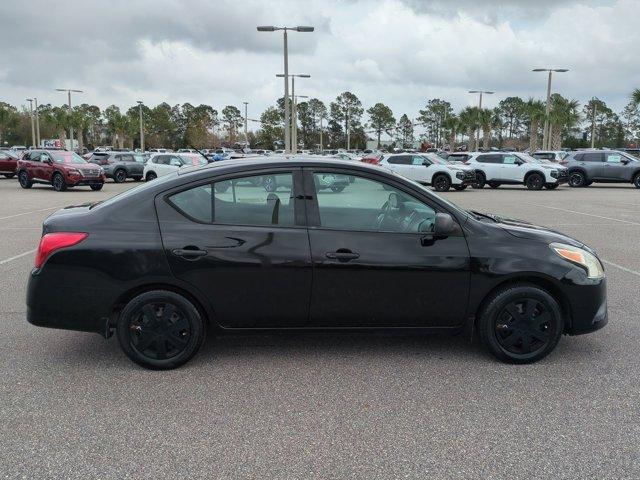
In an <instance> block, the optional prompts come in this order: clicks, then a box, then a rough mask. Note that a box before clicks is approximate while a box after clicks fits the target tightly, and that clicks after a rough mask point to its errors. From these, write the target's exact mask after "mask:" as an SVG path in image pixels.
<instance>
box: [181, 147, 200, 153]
mask: <svg viewBox="0 0 640 480" xmlns="http://www.w3.org/2000/svg"><path fill="white" fill-rule="evenodd" d="M177 153H198V151H197V150H195V149H193V148H179V149H178V152H177Z"/></svg>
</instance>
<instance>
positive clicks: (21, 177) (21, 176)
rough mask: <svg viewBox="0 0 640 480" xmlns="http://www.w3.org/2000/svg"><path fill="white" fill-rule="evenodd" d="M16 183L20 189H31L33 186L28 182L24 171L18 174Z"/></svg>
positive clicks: (27, 176)
mask: <svg viewBox="0 0 640 480" xmlns="http://www.w3.org/2000/svg"><path fill="white" fill-rule="evenodd" d="M18 182H19V183H20V186H21V187H22V188H31V187H32V186H33V182H32V181H31V180H29V175H27V172H25V171H24V170H23V171H21V172H20V173H18Z"/></svg>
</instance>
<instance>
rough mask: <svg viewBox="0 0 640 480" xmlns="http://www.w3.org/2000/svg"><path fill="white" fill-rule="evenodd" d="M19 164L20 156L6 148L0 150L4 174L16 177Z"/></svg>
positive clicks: (0, 162)
mask: <svg viewBox="0 0 640 480" xmlns="http://www.w3.org/2000/svg"><path fill="white" fill-rule="evenodd" d="M17 165H18V157H16V156H14V155H13V154H12V153H11V152H7V151H6V150H0V173H1V174H2V175H4V176H5V177H7V178H13V177H15V175H16V166H17Z"/></svg>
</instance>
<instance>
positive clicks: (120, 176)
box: [113, 169, 127, 183]
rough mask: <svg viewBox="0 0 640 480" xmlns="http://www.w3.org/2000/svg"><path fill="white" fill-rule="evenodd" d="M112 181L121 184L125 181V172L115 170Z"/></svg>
mask: <svg viewBox="0 0 640 480" xmlns="http://www.w3.org/2000/svg"><path fill="white" fill-rule="evenodd" d="M113 181H114V182H116V183H123V182H126V181H127V172H126V171H125V170H123V169H120V170H116V172H115V173H114V174H113Z"/></svg>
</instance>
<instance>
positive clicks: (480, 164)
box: [465, 152, 568, 190]
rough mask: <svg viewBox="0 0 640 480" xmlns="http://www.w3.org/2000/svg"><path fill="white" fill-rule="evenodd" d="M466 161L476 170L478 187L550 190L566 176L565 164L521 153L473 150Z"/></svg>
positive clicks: (562, 181)
mask: <svg viewBox="0 0 640 480" xmlns="http://www.w3.org/2000/svg"><path fill="white" fill-rule="evenodd" d="M465 163H466V164H467V165H469V166H471V167H472V168H473V169H474V170H475V172H476V178H477V182H476V186H477V187H478V188H482V187H484V186H485V184H488V185H489V186H490V187H491V188H498V187H499V186H500V185H525V186H526V187H527V188H528V189H529V190H541V189H542V187H547V188H548V189H550V190H551V189H554V188H557V187H558V185H560V184H561V183H565V182H566V181H567V178H568V175H567V169H566V168H565V167H563V166H560V165H557V164H551V163H542V162H541V161H540V160H537V159H535V158H533V157H531V156H529V155H527V154H525V153H520V152H486V153H482V152H474V153H472V154H471V157H470V158H469V159H468V160H467V161H466V162H465Z"/></svg>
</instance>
